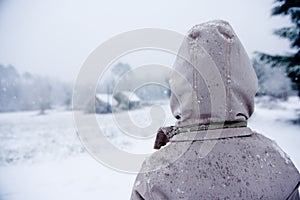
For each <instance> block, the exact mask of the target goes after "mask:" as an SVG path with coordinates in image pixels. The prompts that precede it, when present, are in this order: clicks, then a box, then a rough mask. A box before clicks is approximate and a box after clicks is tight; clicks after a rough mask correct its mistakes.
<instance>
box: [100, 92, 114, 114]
mask: <svg viewBox="0 0 300 200" xmlns="http://www.w3.org/2000/svg"><path fill="white" fill-rule="evenodd" d="M95 98H96V101H95V103H96V104H95V109H96V113H111V112H112V111H113V109H114V108H116V107H117V106H118V104H119V103H118V101H117V100H116V99H115V98H114V97H113V96H112V95H110V94H101V93H100V94H96V96H95Z"/></svg>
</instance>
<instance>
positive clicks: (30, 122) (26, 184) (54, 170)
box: [0, 97, 300, 200]
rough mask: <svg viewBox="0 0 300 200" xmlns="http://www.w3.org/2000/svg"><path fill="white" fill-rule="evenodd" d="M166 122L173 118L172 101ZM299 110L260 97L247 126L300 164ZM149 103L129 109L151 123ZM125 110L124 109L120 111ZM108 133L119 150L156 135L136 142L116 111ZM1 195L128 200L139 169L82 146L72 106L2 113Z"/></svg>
mask: <svg viewBox="0 0 300 200" xmlns="http://www.w3.org/2000/svg"><path fill="white" fill-rule="evenodd" d="M162 107H163V108H164V109H165V110H166V124H167V125H170V124H172V123H173V122H174V119H173V118H172V116H171V113H170V111H169V110H168V105H163V106H162ZM299 111H300V101H299V99H298V98H296V97H293V98H290V99H289V100H288V101H287V102H280V101H277V102H270V101H269V100H268V99H267V98H265V99H259V100H258V99H257V100H256V110H255V113H254V115H253V116H252V118H251V119H250V120H249V126H250V127H251V128H252V129H253V130H255V131H257V132H260V133H263V134H264V135H266V136H267V137H270V138H271V139H273V140H275V141H276V142H277V143H278V144H279V146H280V147H281V148H282V149H283V150H284V151H285V152H286V153H287V154H288V155H289V156H290V157H291V159H292V160H293V161H294V163H295V165H296V167H297V168H298V169H300V155H299V152H298V151H299V144H300V131H299V130H300V125H299V124H298V125H295V124H293V123H292V122H291V120H292V119H295V118H297V113H296V112H298V113H299ZM149 113H150V108H149V107H145V108H143V109H139V110H134V111H132V112H131V113H130V116H131V118H132V120H133V121H135V122H136V123H137V124H138V125H141V126H143V125H147V124H149V123H150V121H151V119H150V117H149ZM120 115H122V113H120ZM97 119H98V123H100V124H101V128H102V129H103V131H104V133H105V135H106V136H107V138H109V140H110V141H111V142H112V143H113V144H115V145H116V146H118V147H119V148H120V149H123V150H126V151H128V152H133V153H141V152H143V153H145V152H152V151H153V150H152V146H153V140H154V139H153V138H152V139H149V140H146V141H143V142H135V141H134V140H130V139H128V136H124V135H123V134H121V133H120V131H118V128H117V127H116V126H115V125H114V124H113V123H112V120H113V119H112V116H111V115H110V114H107V115H98V116H97ZM0 150H1V151H0V200H41V199H43V200H66V199H72V200H82V199H88V200H94V199H129V196H130V192H131V188H132V184H133V181H134V178H135V176H136V175H135V174H127V173H120V172H117V171H114V170H112V169H110V168H107V167H105V166H103V165H101V164H100V163H98V162H97V161H96V160H94V159H93V158H92V157H91V156H90V155H89V154H88V153H87V152H86V151H85V150H84V148H83V147H82V145H81V143H80V141H79V139H78V137H77V135H76V133H75V127H74V121H73V114H72V112H70V111H63V110H54V111H48V113H47V115H37V112H19V113H2V114H0Z"/></svg>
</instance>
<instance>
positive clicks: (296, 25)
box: [258, 0, 300, 97]
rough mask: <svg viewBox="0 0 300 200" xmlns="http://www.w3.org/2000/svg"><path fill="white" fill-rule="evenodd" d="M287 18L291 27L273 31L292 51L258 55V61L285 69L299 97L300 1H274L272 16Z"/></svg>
mask: <svg viewBox="0 0 300 200" xmlns="http://www.w3.org/2000/svg"><path fill="white" fill-rule="evenodd" d="M277 15H282V16H289V17H290V20H291V22H292V25H291V26H288V27H283V28H280V29H277V30H275V31H274V34H275V35H277V36H279V37H281V38H285V39H287V40H289V42H290V47H291V49H292V50H294V51H291V52H290V53H287V54H285V55H269V54H265V53H258V54H259V56H260V59H261V60H263V61H265V62H267V63H269V64H271V66H272V67H285V71H286V74H287V76H288V77H289V78H290V79H291V82H292V84H293V85H292V86H293V89H295V90H297V91H298V96H299V97H300V0H275V2H274V7H273V9H272V16H277Z"/></svg>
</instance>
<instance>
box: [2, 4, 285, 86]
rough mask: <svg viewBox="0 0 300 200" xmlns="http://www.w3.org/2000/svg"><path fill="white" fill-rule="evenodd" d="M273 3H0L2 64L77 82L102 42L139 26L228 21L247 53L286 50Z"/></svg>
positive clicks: (177, 27) (170, 26) (172, 27)
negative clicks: (272, 13) (272, 11)
mask: <svg viewBox="0 0 300 200" xmlns="http://www.w3.org/2000/svg"><path fill="white" fill-rule="evenodd" d="M272 3H273V1H272V0H243V1H241V0H226V1H217V0H207V1H204V0H185V1H183V0H171V1H167V0H148V1H144V0H132V1H131V0H130V1H129V0H119V1H117V0H109V1H101V0H94V1H92V0H0V64H4V65H8V64H12V65H13V66H15V67H16V68H17V69H18V70H20V71H21V72H24V71H28V72H32V73H35V74H41V75H47V76H50V77H58V78H60V79H62V80H66V81H74V80H75V78H76V75H77V74H78V71H79V69H80V66H81V65H82V63H83V62H84V60H85V59H86V58H87V56H88V55H89V53H90V52H91V51H93V49H95V48H96V47H97V46H98V45H99V44H101V43H102V42H103V41H105V40H107V39H109V38H110V37H112V36H113V35H116V34H119V33H122V32H125V31H130V30H133V29H138V28H146V27H148V28H164V29H170V30H174V31H177V32H180V33H183V34H185V33H186V32H187V31H188V30H189V29H190V28H191V27H192V26H193V25H195V24H199V23H202V22H205V21H208V20H212V19H224V20H227V21H229V22H230V24H231V25H232V26H233V28H234V30H235V32H236V33H237V35H238V36H239V37H240V39H241V41H242V43H243V44H244V46H245V48H246V50H247V51H248V53H249V54H250V56H251V54H252V52H254V51H264V52H269V53H279V52H286V51H288V42H287V41H285V40H282V39H278V38H277V37H276V36H273V35H272V31H273V30H274V29H275V28H278V27H282V26H285V25H287V23H288V19H287V18H282V17H272V18H271V17H270V9H271V7H272Z"/></svg>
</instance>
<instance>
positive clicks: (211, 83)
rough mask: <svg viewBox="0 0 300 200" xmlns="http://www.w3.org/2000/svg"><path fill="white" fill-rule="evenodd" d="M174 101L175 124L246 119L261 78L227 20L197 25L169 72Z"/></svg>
mask: <svg viewBox="0 0 300 200" xmlns="http://www.w3.org/2000/svg"><path fill="white" fill-rule="evenodd" d="M170 87H171V91H172V95H171V100H170V106H171V110H172V113H173V115H174V117H175V118H176V119H177V123H176V125H177V126H188V125H195V124H208V123H211V122H224V121H231V122H233V121H246V120H247V119H248V118H249V117H250V116H251V115H252V113H253V110H254V96H255V93H256V91H257V87H258V83H257V77H256V74H255V71H254V69H253V67H252V65H251V62H250V59H249V57H248V55H247V53H246V51H245V49H244V47H243V45H242V43H241V42H240V40H239V38H238V37H237V35H236V34H235V33H234V31H233V29H232V27H231V26H230V25H229V23H228V22H225V21H221V20H216V21H210V22H206V23H203V24H200V25H196V26H194V27H193V28H192V29H191V30H190V31H189V32H188V34H187V36H186V37H185V39H184V41H183V43H182V45H181V47H180V49H179V52H178V55H177V58H176V61H175V64H174V72H173V73H172V75H171V80H170Z"/></svg>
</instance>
